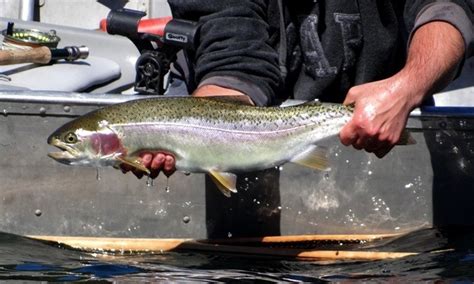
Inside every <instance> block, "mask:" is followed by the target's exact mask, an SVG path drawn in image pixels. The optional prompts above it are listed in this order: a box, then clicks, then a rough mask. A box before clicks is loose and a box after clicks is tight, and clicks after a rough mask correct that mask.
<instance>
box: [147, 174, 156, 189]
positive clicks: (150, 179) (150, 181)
mask: <svg viewBox="0 0 474 284" xmlns="http://www.w3.org/2000/svg"><path fill="white" fill-rule="evenodd" d="M153 184H154V181H153V179H152V178H151V177H150V176H147V177H146V186H148V187H152V186H153Z"/></svg>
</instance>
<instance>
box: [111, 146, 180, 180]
mask: <svg viewBox="0 0 474 284" xmlns="http://www.w3.org/2000/svg"><path fill="white" fill-rule="evenodd" d="M140 160H141V162H142V164H143V166H144V167H145V168H147V169H149V170H150V175H149V177H151V178H153V179H154V178H156V177H158V175H159V173H160V171H162V172H163V173H164V174H165V175H166V176H168V177H169V176H170V175H172V174H173V173H174V172H175V171H176V167H175V159H174V157H173V156H172V155H170V154H166V153H151V152H144V153H142V154H140ZM120 168H121V170H122V172H123V173H127V172H129V171H131V172H132V173H133V174H134V175H135V176H136V177H137V178H139V179H140V178H142V177H143V175H145V172H143V171H141V170H138V169H134V168H132V167H131V166H129V165H126V164H122V165H120Z"/></svg>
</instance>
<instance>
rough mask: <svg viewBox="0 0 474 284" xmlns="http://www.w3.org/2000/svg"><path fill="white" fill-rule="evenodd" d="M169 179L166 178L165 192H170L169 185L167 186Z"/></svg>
mask: <svg viewBox="0 0 474 284" xmlns="http://www.w3.org/2000/svg"><path fill="white" fill-rule="evenodd" d="M169 181H170V179H169V178H168V177H167V178H166V186H165V192H170V185H169Z"/></svg>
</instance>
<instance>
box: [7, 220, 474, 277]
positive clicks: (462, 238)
mask: <svg viewBox="0 0 474 284" xmlns="http://www.w3.org/2000/svg"><path fill="white" fill-rule="evenodd" d="M371 249H372V250H380V251H416V252H420V254H418V255H415V256H409V257H405V258H401V259H396V260H383V261H367V262H336V263H331V264H327V263H320V262H311V261H297V260H292V259H281V258H280V259H278V258H263V257H258V256H240V255H228V254H214V253H212V254H211V253H197V252H191V251H183V252H167V253H154V254H153V253H147V254H127V255H122V254H118V253H117V254H110V253H108V254H104V253H88V252H82V251H77V250H73V249H68V248H65V247H61V246H59V245H56V244H51V243H43V242H39V241H35V240H31V239H26V238H23V237H19V236H15V235H10V234H0V281H4V280H9V281H12V280H16V281H21V282H25V281H88V280H98V281H105V282H107V281H114V282H115V281H119V282H121V281H123V282H129V281H134V282H138V281H147V282H148V281H177V282H229V281H232V280H238V281H244V282H245V281H247V282H254V281H256V280H257V281H258V282H263V283H265V282H287V281H289V282H316V283H325V282H359V281H369V282H390V283H393V282H395V283H397V282H405V283H407V282H408V283H409V282H420V281H427V282H432V281H435V280H445V281H449V282H451V281H459V282H462V283H470V282H473V281H474V229H473V228H455V229H449V230H446V229H445V230H434V229H429V230H421V231H418V232H414V233H412V234H410V235H408V236H406V237H403V238H400V239H398V240H396V241H393V242H389V243H384V244H383V245H381V246H376V247H373V248H371Z"/></svg>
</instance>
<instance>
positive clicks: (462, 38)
mask: <svg viewBox="0 0 474 284" xmlns="http://www.w3.org/2000/svg"><path fill="white" fill-rule="evenodd" d="M168 2H169V4H170V7H171V10H172V13H173V16H174V17H175V18H183V19H189V20H195V21H199V23H200V24H201V28H200V42H199V44H198V46H197V48H196V50H195V51H194V52H193V53H192V54H190V55H189V57H190V58H191V62H192V63H193V64H192V65H193V66H191V68H192V69H193V72H192V74H194V76H193V78H188V79H189V81H188V82H191V84H190V85H196V86H197V88H196V89H195V90H191V91H193V93H192V94H193V95H194V96H240V97H242V98H243V101H246V103H248V104H253V105H259V106H266V105H272V104H275V103H277V102H278V101H279V100H283V99H286V98H293V99H303V100H314V99H319V100H321V101H330V102H342V103H344V104H354V105H355V109H354V114H353V117H352V119H351V120H350V121H349V122H348V123H347V125H346V126H345V127H344V128H343V129H342V130H341V131H340V135H339V137H340V140H341V142H342V144H344V145H346V146H350V145H352V146H353V147H354V148H356V149H359V150H360V149H364V150H365V151H367V152H371V153H374V154H375V155H376V156H377V157H380V158H381V157H383V156H385V155H386V154H387V153H388V152H389V151H390V150H391V149H392V148H393V146H394V145H395V144H396V143H397V142H398V140H399V139H400V135H401V133H402V130H403V129H404V127H405V125H406V122H407V119H408V116H409V114H410V112H411V111H412V110H413V109H414V108H415V107H417V106H420V105H421V104H422V103H423V101H424V100H426V99H427V98H429V97H430V96H431V95H432V94H433V93H434V92H436V91H438V90H441V89H442V88H443V87H444V86H446V85H447V83H448V82H450V81H451V80H452V79H453V78H454V77H455V75H456V74H457V72H458V70H459V69H460V66H461V65H462V62H463V60H464V59H465V58H467V57H468V56H470V55H472V52H473V33H474V32H473V24H472V23H473V10H474V7H473V6H474V3H473V2H472V1H470V0H469V1H459V0H458V1H426V0H416V1H399V0H393V1H343V0H337V1H322V0H320V1H312V0H311V1H298V2H295V4H290V3H287V4H286V5H285V1H283V0H275V1H268V0H254V1H250V0H238V1H236V0H215V1H212V0H186V1H183V0H168ZM296 3H297V4H296ZM289 94H291V95H289ZM141 158H142V162H143V164H144V165H145V166H146V167H148V168H150V170H151V171H152V172H153V176H157V174H158V173H159V172H160V171H163V172H164V173H165V174H166V175H170V174H172V173H173V172H174V170H175V169H174V157H173V156H171V155H166V154H164V153H143V154H142V157H141ZM136 174H137V175H139V176H140V175H141V173H136Z"/></svg>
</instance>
